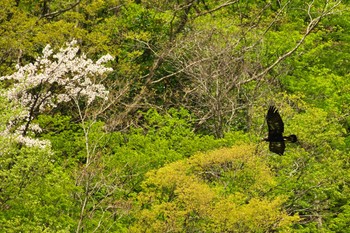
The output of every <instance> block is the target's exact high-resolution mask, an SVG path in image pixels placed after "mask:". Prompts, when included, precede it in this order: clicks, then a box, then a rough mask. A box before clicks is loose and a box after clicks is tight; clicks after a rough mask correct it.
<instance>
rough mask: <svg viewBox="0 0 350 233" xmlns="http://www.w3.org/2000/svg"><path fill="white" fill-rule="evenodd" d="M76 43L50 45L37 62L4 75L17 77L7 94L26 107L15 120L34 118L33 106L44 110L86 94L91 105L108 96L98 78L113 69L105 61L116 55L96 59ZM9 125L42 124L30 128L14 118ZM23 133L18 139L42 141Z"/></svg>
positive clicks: (29, 141) (32, 141) (40, 111)
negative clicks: (61, 45)
mask: <svg viewBox="0 0 350 233" xmlns="http://www.w3.org/2000/svg"><path fill="white" fill-rule="evenodd" d="M76 44H77V41H76V40H72V41H71V42H68V43H67V44H66V47H63V48H61V49H59V51H58V52H57V53H54V50H53V49H52V48H51V46H50V45H47V46H45V48H44V49H43V51H42V55H41V56H39V57H38V58H37V59H36V61H35V62H34V63H29V64H26V65H24V66H20V65H17V66H16V69H17V72H15V73H13V74H11V75H8V76H2V77H0V81H2V80H13V81H14V85H13V86H12V87H11V88H9V89H8V90H7V91H6V92H5V93H4V94H3V95H4V96H6V97H7V98H8V99H9V100H10V101H13V102H15V103H16V104H18V105H20V106H21V107H22V108H23V109H25V111H26V114H21V115H20V116H17V119H13V121H14V122H20V121H21V120H22V122H25V121H27V122H28V120H29V121H31V120H32V117H33V116H29V115H30V109H35V110H36V111H39V113H42V112H44V111H45V110H46V109H52V108H55V107H56V106H57V105H58V104H60V103H63V102H69V101H70V100H72V99H75V100H76V99H78V98H85V99H86V100H87V104H88V105H89V104H91V103H92V102H93V101H94V100H95V99H96V98H101V99H103V100H107V99H108V90H106V88H105V87H104V86H103V85H102V84H101V83H98V82H97V81H96V80H99V77H101V76H104V75H105V74H106V73H108V72H111V71H112V68H108V67H105V66H104V63H106V62H108V61H110V60H113V57H112V56H111V55H109V54H107V55H105V56H102V57H101V58H100V59H99V60H98V61H97V62H93V61H92V60H91V59H88V58H86V55H85V54H82V55H81V56H77V53H78V51H79V47H78V46H76ZM30 123H31V122H30ZM8 125H9V126H11V127H17V129H21V130H30V131H31V132H40V127H39V126H38V125H30V127H28V128H27V129H24V128H21V127H18V125H17V126H16V125H15V124H14V123H11V122H9V124H8ZM8 132H9V131H8ZM19 135H20V134H18V135H17V139H18V140H19V141H21V142H22V143H24V144H26V145H39V144H40V143H39V142H38V139H32V140H31V139H30V138H28V137H24V136H22V137H21V136H19ZM44 144H46V143H44ZM41 146H42V145H41Z"/></svg>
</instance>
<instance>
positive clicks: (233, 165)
mask: <svg viewBox="0 0 350 233" xmlns="http://www.w3.org/2000/svg"><path fill="white" fill-rule="evenodd" d="M274 185H275V182H274V178H273V176H272V174H271V172H270V170H269V168H268V166H267V164H266V163H265V162H264V161H263V160H262V159H261V158H260V157H258V156H257V155H255V154H254V147H253V146H250V145H241V146H235V147H233V148H226V149H220V150H215V151H212V152H210V153H205V154H197V155H195V156H193V157H191V158H189V159H185V160H180V161H177V162H174V163H171V164H169V165H167V166H165V167H163V168H160V169H158V170H154V171H151V172H149V173H148V174H147V178H146V180H145V182H144V183H143V185H142V187H143V191H142V192H141V193H140V194H139V195H138V197H137V202H138V206H139V208H140V210H137V211H136V216H137V219H138V220H137V221H136V222H135V224H134V225H133V227H132V231H133V232H166V231H170V232H182V231H199V232H230V231H231V232H266V231H269V230H276V229H282V228H284V227H288V226H289V225H290V224H291V223H293V222H296V221H298V220H299V218H298V216H289V215H288V214H287V213H286V211H285V210H283V203H284V202H285V197H284V196H283V195H281V196H273V197H269V196H268V195H267V194H268V192H269V188H272V187H273V186H274Z"/></svg>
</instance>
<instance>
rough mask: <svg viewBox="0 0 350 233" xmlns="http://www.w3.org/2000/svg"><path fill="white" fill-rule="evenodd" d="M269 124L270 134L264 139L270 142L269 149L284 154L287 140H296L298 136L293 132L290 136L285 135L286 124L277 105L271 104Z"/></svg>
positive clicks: (268, 113) (267, 115) (267, 118)
mask: <svg viewBox="0 0 350 233" xmlns="http://www.w3.org/2000/svg"><path fill="white" fill-rule="evenodd" d="M266 121H267V126H268V129H269V134H268V137H267V138H264V141H268V142H270V145H269V149H270V151H271V152H274V153H276V154H279V155H283V153H284V149H285V148H286V145H285V143H284V142H285V141H288V142H296V141H297V140H298V139H297V136H296V135H294V134H292V135H290V136H283V131H284V124H283V121H282V118H281V116H280V114H279V113H278V110H277V109H276V108H275V106H270V107H269V110H268V111H267V114H266Z"/></svg>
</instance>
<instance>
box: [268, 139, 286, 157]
mask: <svg viewBox="0 0 350 233" xmlns="http://www.w3.org/2000/svg"><path fill="white" fill-rule="evenodd" d="M285 148H286V145H285V144H284V141H283V140H282V141H280V142H270V144H269V149H270V151H271V152H274V153H276V154H279V155H283V153H284V149H285Z"/></svg>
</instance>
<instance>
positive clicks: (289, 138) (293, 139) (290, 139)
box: [283, 134, 298, 142]
mask: <svg viewBox="0 0 350 233" xmlns="http://www.w3.org/2000/svg"><path fill="white" fill-rule="evenodd" d="M283 138H284V140H285V141H288V142H297V141H298V138H297V136H296V135H294V134H292V135H289V136H285V137H283Z"/></svg>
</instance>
